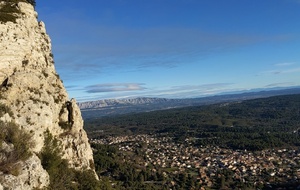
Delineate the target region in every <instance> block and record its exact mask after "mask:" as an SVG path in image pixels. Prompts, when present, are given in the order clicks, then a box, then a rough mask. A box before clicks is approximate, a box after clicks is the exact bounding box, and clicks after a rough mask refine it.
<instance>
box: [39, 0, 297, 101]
mask: <svg viewBox="0 0 300 190" xmlns="http://www.w3.org/2000/svg"><path fill="white" fill-rule="evenodd" d="M36 9H37V11H38V13H39V20H42V21H44V22H45V24H46V29H47V33H48V34H49V35H50V37H51V40H52V50H53V53H54V59H55V67H56V70H57V72H58V73H59V75H60V77H61V78H62V80H63V81H64V85H65V87H66V88H67V91H68V93H69V95H70V97H75V98H76V99H77V100H78V101H87V100H97V99H109V98H127V97H164V98H191V97H202V96H208V95H214V94H219V93H224V92H231V91H239V90H249V89H256V88H273V87H288V86H299V85H300V22H299V18H300V11H299V10H300V1H299V0H97V1H96V0H86V1H78V0H76V1H74V0H73V1H71V0H63V1H37V7H36Z"/></svg>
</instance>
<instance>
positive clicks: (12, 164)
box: [0, 121, 33, 175]
mask: <svg viewBox="0 0 300 190" xmlns="http://www.w3.org/2000/svg"><path fill="white" fill-rule="evenodd" d="M0 129H1V133H0V145H1V149H0V154H1V160H0V171H2V172H4V173H7V174H13V175H18V173H19V172H18V170H19V164H18V163H19V161H25V160H27V159H28V158H29V157H30V156H31V151H30V148H32V147H33V142H32V140H31V135H29V134H28V133H26V132H24V131H23V130H21V129H19V127H18V126H17V125H16V124H15V123H12V122H10V123H4V122H2V121H0ZM4 142H5V143H6V144H8V145H9V144H12V145H13V150H7V149H4V147H2V144H3V143H4Z"/></svg>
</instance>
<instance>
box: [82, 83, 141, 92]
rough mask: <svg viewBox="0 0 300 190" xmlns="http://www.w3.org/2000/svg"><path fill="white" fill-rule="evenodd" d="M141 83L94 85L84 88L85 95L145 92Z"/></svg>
mask: <svg viewBox="0 0 300 190" xmlns="http://www.w3.org/2000/svg"><path fill="white" fill-rule="evenodd" d="M143 85H145V84H143V83H108V84H96V85H91V86H87V87H85V89H86V92H87V93H102V92H121V91H140V90H145V89H146V88H145V87H143Z"/></svg>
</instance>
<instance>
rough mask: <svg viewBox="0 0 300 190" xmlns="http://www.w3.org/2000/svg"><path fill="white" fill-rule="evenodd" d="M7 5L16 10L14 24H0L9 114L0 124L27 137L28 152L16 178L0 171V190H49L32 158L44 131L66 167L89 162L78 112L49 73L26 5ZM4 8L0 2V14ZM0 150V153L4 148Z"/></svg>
mask: <svg viewBox="0 0 300 190" xmlns="http://www.w3.org/2000/svg"><path fill="white" fill-rule="evenodd" d="M13 2H14V3H10V4H9V6H10V8H13V9H15V10H18V11H17V12H16V13H12V14H13V15H14V16H15V17H16V19H15V21H0V103H1V104H3V105H6V106H7V107H9V108H10V110H11V112H12V113H10V114H8V113H6V114H4V115H3V116H2V117H1V118H0V120H1V121H3V122H11V121H12V122H14V123H15V124H16V125H17V126H19V128H21V130H24V131H25V132H27V133H28V134H30V135H31V138H32V140H33V146H32V147H31V152H32V154H31V156H30V157H29V158H28V159H27V160H25V161H22V162H21V163H19V164H21V167H20V168H21V169H20V172H19V174H18V175H12V174H7V173H5V172H3V171H2V172H1V171H0V189H1V188H3V187H4V189H14V190H15V189H33V188H43V187H45V186H47V185H48V184H49V175H48V173H47V172H46V170H44V169H43V167H42V165H41V161H40V160H39V157H38V155H39V153H40V152H41V150H42V149H43V146H44V139H45V132H46V131H49V132H50V133H51V134H52V135H53V137H55V138H56V139H57V140H58V141H59V142H60V143H61V147H62V153H63V154H62V157H63V158H64V159H66V160H67V161H68V164H69V165H70V167H73V168H75V169H77V170H81V169H90V168H92V165H93V156H92V150H91V148H90V145H89V143H88V138H87V135H86V132H85V131H84V130H83V120H82V117H81V113H80V110H79V108H78V107H77V104H76V102H75V100H74V99H71V100H69V98H68V95H67V92H66V90H65V88H64V86H63V83H62V81H61V80H60V78H59V76H58V74H57V73H56V71H55V67H54V61H53V56H52V53H51V41H50V38H49V36H48V35H47V34H46V29H45V25H44V23H43V22H38V21H37V13H36V12H35V10H34V7H33V6H32V5H31V4H30V3H27V2H26V1H24V2H21V1H13ZM8 3H9V1H0V12H1V8H2V7H4V6H8ZM1 130H2V129H1ZM0 133H1V132H0ZM0 145H1V146H2V147H1V151H3V150H4V145H5V144H4V143H1V144H0ZM1 151H0V152H1ZM0 159H2V158H1V155H0Z"/></svg>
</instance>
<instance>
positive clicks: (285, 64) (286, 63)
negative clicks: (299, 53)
mask: <svg viewBox="0 0 300 190" xmlns="http://www.w3.org/2000/svg"><path fill="white" fill-rule="evenodd" d="M291 65H295V62H284V63H277V64H275V66H276V67H287V66H291Z"/></svg>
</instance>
